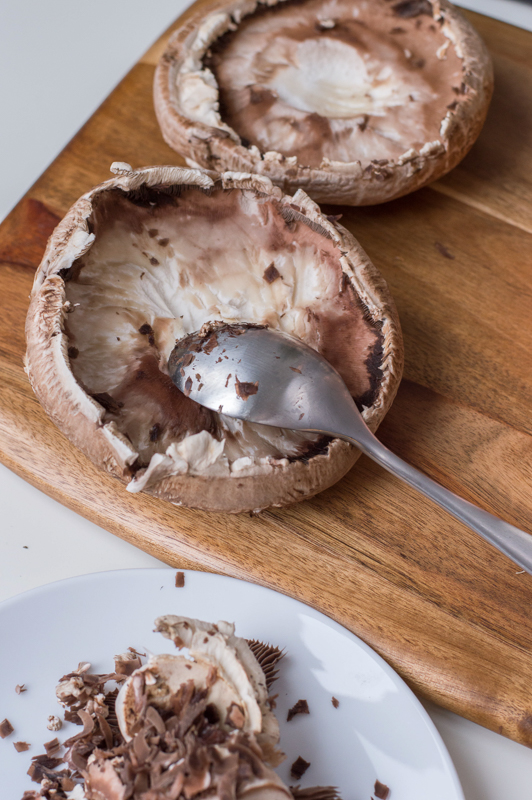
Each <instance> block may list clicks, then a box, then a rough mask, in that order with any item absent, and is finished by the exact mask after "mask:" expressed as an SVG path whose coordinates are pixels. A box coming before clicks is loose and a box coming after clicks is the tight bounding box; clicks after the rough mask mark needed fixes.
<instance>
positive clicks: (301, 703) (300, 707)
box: [286, 700, 310, 722]
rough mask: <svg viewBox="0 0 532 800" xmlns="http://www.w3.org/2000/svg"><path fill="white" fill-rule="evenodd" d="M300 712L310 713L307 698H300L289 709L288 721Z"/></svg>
mask: <svg viewBox="0 0 532 800" xmlns="http://www.w3.org/2000/svg"><path fill="white" fill-rule="evenodd" d="M298 714H310V711H309V707H308V703H307V701H306V700H298V701H297V703H295V704H294V705H293V706H292V708H290V709H289V710H288V715H287V717H286V721H287V722H290V720H291V719H294V717H296V716H297V715H298Z"/></svg>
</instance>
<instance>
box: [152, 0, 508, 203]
mask: <svg viewBox="0 0 532 800" xmlns="http://www.w3.org/2000/svg"><path fill="white" fill-rule="evenodd" d="M208 11H209V13H207V12H206V10H205V7H204V5H201V7H199V8H198V10H197V11H195V12H194V11H192V16H189V17H188V18H187V19H186V21H185V22H184V24H183V26H182V27H181V28H179V29H178V30H177V31H176V32H175V34H174V35H173V36H172V37H171V39H170V41H169V44H168V46H167V48H166V51H165V53H164V55H163V56H162V58H161V60H160V62H159V64H158V66H157V70H156V75H155V83H154V103H155V110H156V114H157V118H158V121H159V125H160V128H161V131H162V134H163V137H164V139H165V141H166V142H167V143H168V144H169V145H170V147H172V148H173V149H174V150H176V151H178V152H179V153H181V154H182V155H184V156H185V158H186V160H187V163H188V164H190V165H191V166H200V167H205V168H208V169H214V170H217V171H222V170H235V171H245V172H255V173H258V174H261V175H265V176H267V177H269V178H270V179H271V180H272V181H273V182H274V183H276V184H277V185H278V186H280V187H281V188H282V189H283V191H285V192H290V193H291V192H294V191H296V190H297V189H299V188H302V189H304V190H305V191H306V192H307V193H308V194H309V195H310V196H311V197H312V198H314V199H315V200H316V201H318V202H320V203H321V202H324V203H333V204H350V205H371V204H374V203H381V202H384V201H387V200H392V199H394V198H396V197H400V196H401V195H404V194H407V193H409V192H412V191H414V190H415V189H418V188H419V187H421V186H423V185H425V184H426V183H428V182H430V181H433V180H435V179H436V178H438V177H440V176H441V175H443V174H445V173H446V172H448V171H449V170H450V169H452V168H453V167H454V166H455V165H456V164H457V163H458V162H459V161H460V160H461V159H462V158H463V157H464V156H465V155H466V153H467V152H468V150H469V149H470V148H471V146H472V145H473V143H474V141H475V140H476V138H477V136H478V135H479V133H480V130H481V128H482V125H483V123H484V119H485V116H486V113H487V109H488V105H489V101H490V99H491V94H492V90H493V70H492V65H491V60H490V57H489V54H488V52H487V49H486V47H485V45H484V43H483V42H482V40H481V38H480V37H479V35H478V34H477V33H476V31H475V30H474V28H473V27H472V26H471V25H470V24H469V22H468V21H467V20H466V19H465V17H464V16H463V15H462V14H461V13H460V12H459V11H458V10H457V9H456V8H454V6H452V5H451V4H450V3H449V2H447V0H430V1H429V0H398V1H397V2H389V0H373V2H371V3H368V2H367V0H355V1H354V2H352V1H351V0H349V2H348V0H333V2H331V1H330V0H284V1H283V2H281V0H268V1H267V2H266V0H232V1H231V2H228V0H218V2H214V3H213V4H212V5H211V6H209V9H208ZM381 68H382V70H381ZM327 70H329V71H330V74H325V73H326V72H327ZM379 70H381V71H379ZM313 71H314V72H315V76H313V75H312V74H311V73H312V72H313ZM353 75H354V76H355V77H354V78H353V77H352V76H353ZM357 80H359V81H360V82H361V88H360V91H359V96H357V97H355V98H354V100H353V98H350V97H349V93H350V91H351V89H352V85H353V83H354V84H355V85H356V81H357ZM368 80H369V83H368V85H367V86H366V85H365V83H364V81H366V83H367V82H368ZM320 82H321V83H320ZM368 90H369V91H368Z"/></svg>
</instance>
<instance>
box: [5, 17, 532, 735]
mask: <svg viewBox="0 0 532 800" xmlns="http://www.w3.org/2000/svg"><path fill="white" fill-rule="evenodd" d="M468 16H470V17H471V19H472V20H473V22H474V24H476V25H477V27H478V28H479V30H480V31H481V33H482V34H483V36H484V37H485V39H486V41H487V43H488V45H489V47H490V48H491V50H492V53H493V55H494V61H495V71H496V88H495V96H494V101H493V106H492V109H491V111H490V114H489V117H488V121H487V123H486V127H485V129H484V131H483V133H482V135H481V137H480V139H479V141H478V143H477V144H476V145H475V147H474V148H473V150H472V151H471V153H470V154H469V155H468V156H467V158H466V159H465V160H464V161H463V162H462V163H461V164H460V165H459V166H458V167H457V168H456V169H455V170H454V171H453V172H452V173H451V174H450V175H448V176H446V177H445V178H443V179H442V180H440V181H438V182H437V183H436V184H433V185H432V186H431V187H429V188H426V189H424V190H422V191H420V192H417V193H416V194H415V195H413V196H411V197H408V198H404V199H402V200H397V201H395V202H393V203H388V204H386V205H384V206H380V207H375V208H365V209H342V211H343V213H344V218H343V222H344V223H345V224H346V225H347V226H348V227H349V228H350V229H351V230H352V231H353V232H354V234H355V236H357V238H358V239H359V240H360V242H361V243H362V245H363V246H364V247H365V248H366V249H367V251H368V252H369V254H370V256H371V257H372V259H373V261H374V263H375V264H376V265H377V267H378V268H379V269H380V270H381V271H382V273H383V274H384V276H385V277H386V279H387V280H388V282H389V284H390V287H391V289H392V292H393V294H394V296H395V299H396V301H397V305H398V308H399V313H400V316H401V320H402V324H403V330H404V335H405V345H406V371H405V380H404V381H403V384H402V386H401V389H400V391H399V394H398V397H397V400H396V402H395V404H394V406H393V407H392V410H391V412H390V413H389V415H388V417H387V418H386V420H385V422H384V424H383V426H382V427H381V431H380V433H381V438H382V439H383V441H384V442H385V443H386V444H388V445H389V446H390V447H391V448H392V449H394V450H395V451H396V452H397V453H398V454H399V455H401V456H403V457H404V458H406V459H408V460H409V461H411V463H413V464H414V465H416V466H418V467H420V468H421V469H424V470H425V471H426V472H427V473H428V474H429V475H431V476H432V477H434V478H436V479H437V480H439V481H441V482H442V483H443V484H444V485H445V486H447V487H448V488H450V489H452V490H455V491H457V492H459V493H461V494H462V495H463V496H464V497H467V498H468V499H470V500H473V501H476V502H478V503H479V504H481V505H482V506H484V507H486V508H488V509H489V510H490V511H492V512H494V513H496V514H499V515H500V516H503V517H504V518H505V519H507V520H508V521H510V522H512V523H514V524H516V525H518V526H520V527H522V528H524V529H526V530H532V522H531V509H532V467H531V465H532V436H531V434H532V430H531V428H532V423H531V420H532V413H531V412H532V388H531V384H530V380H529V374H530V367H531V366H532V358H531V356H530V353H531V351H532V314H531V310H532V302H531V301H532V296H531V294H532V293H531V288H530V287H531V284H530V274H531V272H530V270H531V267H532V263H531V262H532V256H531V253H532V222H531V220H532V214H531V211H532V178H531V177H530V176H532V107H531V105H530V102H529V98H530V95H531V89H532V34H530V33H526V32H524V31H520V30H518V29H516V28H512V27H511V26H509V25H505V24H503V23H500V22H496V21H494V20H489V19H487V18H484V17H481V16H478V15H475V14H468ZM167 36H168V33H167V34H165V36H163V37H161V39H160V40H159V42H158V43H156V44H155V45H154V46H153V47H152V48H151V49H150V50H149V51H148V53H147V54H146V55H145V56H144V57H143V58H142V59H141V60H140V61H139V63H138V64H137V65H136V66H135V67H134V68H133V70H132V71H131V72H130V73H129V75H127V76H126V78H125V79H124V80H123V81H122V82H121V83H120V85H119V86H118V87H117V88H116V89H115V91H114V92H113V93H112V94H111V95H110V97H109V98H108V99H107V100H106V101H105V102H104V103H103V105H102V106H101V107H100V108H99V109H98V111H97V112H96V113H95V115H94V116H93V117H92V118H91V119H90V120H89V122H87V124H86V125H85V126H84V127H83V128H82V130H81V131H80V132H79V133H78V134H77V136H76V137H75V138H74V139H73V140H72V142H70V144H69V145H68V146H67V147H66V148H65V150H64V151H63V152H62V153H61V154H60V155H59V157H58V158H57V159H56V160H55V162H54V163H53V164H52V165H51V166H50V168H49V169H48V170H47V171H46V172H45V173H44V174H43V175H42V176H41V178H40V179H39V180H38V181H37V183H36V184H35V185H34V186H33V187H32V189H31V190H30V191H29V192H28V194H27V196H26V197H25V198H24V199H23V200H22V201H21V203H20V204H19V205H18V206H17V208H16V209H15V210H14V211H13V212H12V214H11V215H10V216H9V217H8V219H7V220H6V221H5V222H4V223H3V225H2V226H1V227H0V281H1V286H2V292H1V295H0V303H1V307H2V313H1V314H0V458H1V459H2V461H3V462H4V463H5V464H7V466H9V467H10V468H11V469H13V470H14V471H15V472H17V473H18V474H19V475H22V476H23V477H24V478H26V479H27V480H28V481H30V482H31V483H32V484H33V485H34V486H36V487H37V488H38V489H41V490H42V491H44V492H46V493H47V494H49V495H51V496H52V497H54V498H56V499H57V500H59V501H60V502H62V503H64V504H66V505H67V506H69V507H70V508H72V509H74V510H75V511H76V512H78V513H79V514H82V515H83V516H86V517H88V518H89V519H91V520H93V521H94V522H96V523H97V524H99V525H102V526H103V527H105V528H107V529H108V530H110V531H112V532H113V533H115V534H116V535H118V536H120V537H122V538H124V539H126V540H127V541H129V542H132V543H133V544H135V545H137V546H138V547H141V548H143V549H144V550H146V551H147V552H149V553H151V554H153V555H155V556H157V557H158V558H161V559H163V560H164V561H166V562H167V563H168V564H171V565H173V566H177V567H192V568H194V567H195V568H198V569H207V570H213V571H218V572H223V573H226V574H229V575H234V576H237V577H242V578H246V579H249V580H252V581H256V582H259V583H262V584H264V585H267V586H271V587H273V588H276V589H278V590H280V591H282V592H285V593H288V594H290V595H292V596H294V597H297V598H299V599H301V600H303V601H305V602H307V603H310V604H311V605H313V606H315V607H316V608H319V609H320V610H321V611H324V612H325V613H326V614H329V615H330V616H331V617H333V618H335V619H336V620H338V621H339V622H341V623H342V624H344V625H346V626H347V627H348V628H349V629H351V630H353V631H354V632H355V633H357V634H358V635H359V636H361V637H362V638H363V639H365V640H366V641H367V642H369V644H371V645H372V646H373V647H374V648H375V649H376V650H377V651H378V652H380V653H381V654H382V655H383V656H384V657H385V658H386V659H387V660H388V661H389V662H390V663H391V664H392V666H394V667H395V668H396V669H397V670H398V671H399V672H400V673H401V675H403V677H404V678H405V679H406V680H407V681H408V682H409V684H410V685H411V686H412V687H413V688H414V689H415V690H416V691H417V692H418V693H420V694H422V695H424V696H426V697H430V698H431V699H432V700H434V701H435V702H437V703H439V704H441V705H443V706H445V707H447V708H450V709H452V710H453V711H456V712H458V713H459V714H462V715H464V716H467V717H469V718H470V719H473V720H475V721H477V722H479V723H481V724H482V725H485V726H487V727H489V728H491V729H493V730H496V731H500V732H501V733H503V734H504V735H506V736H509V737H511V738H513V739H515V740H517V741H520V742H523V743H525V744H527V745H529V746H532V693H531V691H530V686H531V685H532V657H531V656H532V626H531V624H530V622H531V612H530V609H531V608H532V577H531V576H529V575H527V574H522V573H520V571H519V569H518V568H517V567H516V566H515V565H514V564H513V563H511V562H510V561H509V560H508V559H506V558H505V557H504V556H502V555H500V554H499V553H498V552H497V551H495V550H493V549H492V548H491V547H490V546H489V545H487V544H486V543H484V542H483V541H482V540H481V539H479V537H478V536H476V535H475V534H473V533H472V532H471V531H469V530H468V529H467V528H465V527H464V526H462V525H461V524H459V523H458V522H455V521H454V520H452V519H451V518H449V517H448V516H446V515H445V514H444V513H443V512H441V511H439V510H437V509H436V508H435V507H433V506H432V505H431V504H430V503H429V502H428V501H426V500H424V499H423V498H421V497H418V496H417V495H416V494H415V493H414V492H413V490H411V489H409V488H408V487H405V486H403V485H401V484H400V483H399V482H398V481H397V480H396V479H394V478H393V477H392V476H390V475H388V474H387V473H385V472H384V471H383V470H381V469H380V468H379V467H377V466H376V465H375V464H373V463H372V462H370V461H369V460H367V459H365V458H362V459H360V461H359V462H358V463H357V465H356V466H355V468H354V469H353V470H352V471H351V472H350V473H349V475H347V476H346V477H345V478H344V480H342V481H341V482H340V483H338V484H337V485H336V486H334V487H332V488H331V489H329V490H328V491H326V492H323V493H322V494H321V495H319V496H318V497H316V498H314V499H312V500H310V501H308V502H306V503H303V504H300V505H298V506H293V507H291V508H288V509H282V510H273V511H268V512H265V513H263V514H261V515H259V516H258V517H249V516H242V515H241V516H237V517H229V516H223V515H213V514H207V513H203V512H198V511H190V510H188V509H177V508H174V507H173V506H171V505H169V504H166V503H163V502H160V501H157V500H155V499H154V498H151V497H148V496H139V495H130V494H128V493H126V492H125V491H124V489H123V487H122V486H121V485H120V484H119V483H118V482H117V481H114V480H113V479H112V478H110V477H108V476H107V475H105V474H103V473H101V472H98V471H97V470H96V469H95V468H94V467H93V466H92V464H90V463H89V462H88V461H87V460H86V459H85V458H84V457H83V456H82V455H81V453H79V452H78V451H77V450H75V449H74V448H73V447H72V446H71V445H70V443H69V442H68V441H67V440H66V439H65V438H64V437H63V436H62V434H60V433H59V431H57V429H56V428H55V427H54V426H53V425H52V423H51V422H50V421H49V420H48V419H47V417H46V416H45V415H44V413H43V411H42V410H41V408H40V406H39V404H38V403H37V401H36V399H35V398H34V396H33V395H32V393H31V390H30V387H29V385H28V382H27V379H26V377H25V374H24V372H23V366H22V359H23V353H24V319H25V313H26V308H27V298H28V294H29V292H30V289H31V284H32V280H33V270H34V268H35V267H36V266H37V264H38V262H39V260H40V257H41V253H42V251H43V249H44V245H45V242H46V238H47V236H48V234H49V233H50V230H51V229H52V227H53V225H54V224H55V222H56V220H57V219H58V218H59V217H60V216H61V215H62V214H63V213H64V212H65V211H66V210H67V208H68V207H69V205H70V204H71V203H72V202H73V201H74V200H76V199H77V198H78V197H79V195H81V194H82V193H83V192H84V191H86V190H87V189H88V188H89V187H91V186H93V185H94V184H96V183H98V182H99V181H101V180H104V179H106V178H107V177H108V175H109V173H108V169H109V165H110V163H111V162H112V161H115V160H120V161H127V162H129V163H131V164H132V165H134V166H142V165H147V164H156V163H159V164H160V163H168V164H172V163H173V164H175V163H183V162H182V160H181V159H180V157H179V156H177V155H176V154H175V153H174V152H173V151H172V150H170V149H169V148H168V147H167V146H166V145H165V144H164V142H163V140H162V138H161V135H160V133H159V129H158V127H157V124H156V120H155V116H154V113H153V108H152V103H151V84H152V78H153V70H154V65H155V63H156V61H157V58H158V57H159V55H160V53H161V52H162V49H163V48H164V42H165V41H166V39H167ZM334 213H338V209H337V208H336V209H335V210H334Z"/></svg>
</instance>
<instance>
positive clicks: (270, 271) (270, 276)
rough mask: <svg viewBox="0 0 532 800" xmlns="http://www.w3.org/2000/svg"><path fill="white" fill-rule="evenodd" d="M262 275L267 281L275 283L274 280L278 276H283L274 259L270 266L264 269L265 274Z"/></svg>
mask: <svg viewBox="0 0 532 800" xmlns="http://www.w3.org/2000/svg"><path fill="white" fill-rule="evenodd" d="M262 277H263V278H264V280H265V281H266V283H273V282H274V281H276V280H277V278H281V277H282V276H281V273H280V272H279V270H278V269H277V267H276V266H275V264H274V263H273V261H272V263H271V264H270V266H269V267H267V268H266V269H265V270H264V274H263V276H262Z"/></svg>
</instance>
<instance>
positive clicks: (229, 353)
mask: <svg viewBox="0 0 532 800" xmlns="http://www.w3.org/2000/svg"><path fill="white" fill-rule="evenodd" d="M168 371H169V374H170V377H171V378H172V380H173V382H174V383H175V384H176V386H177V387H178V388H179V389H180V390H181V391H182V392H183V393H184V394H185V395H186V396H187V397H190V398H191V399H192V400H195V401H196V402H197V403H199V404H200V405H203V406H206V407H207V408H210V409H212V410H213V411H218V412H220V413H223V414H226V415H228V416H230V417H236V418H237V419H243V420H247V421H248V422H258V423H261V424H263V425H274V426H276V427H279V428H287V429H291V430H305V431H313V432H319V433H326V434H328V435H330V436H333V437H340V438H342V439H346V440H347V441H349V442H351V443H352V444H354V445H355V446H356V447H358V448H359V449H360V450H361V451H362V452H363V453H365V454H366V455H367V456H369V457H370V458H372V459H373V460H374V461H376V462H377V463H378V464H380V465H381V466H383V467H384V468H385V469H387V470H389V471H390V472H392V473H393V474H394V475H396V476H397V477H399V478H401V479H402V480H404V481H405V482H406V483H408V484H409V485H410V486H413V487H414V488H415V489H418V490H419V491H420V492H422V493H423V494H424V495H426V496H427V497H429V498H430V499H431V500H433V501H434V502H435V503H437V504H438V505H439V506H441V507H442V508H444V509H446V510H447V511H448V512H449V513H450V514H452V515H453V516H455V517H456V518H457V519H459V520H460V521H461V522H464V523H465V524H466V525H468V526H469V527H470V528H472V529H473V530H475V531H476V532H477V533H479V534H480V535H481V536H482V537H483V538H485V539H486V540H487V541H489V542H490V543H491V544H493V545H494V546H495V547H497V548H498V549H499V550H500V551H501V552H503V553H505V555H507V556H508V557H509V558H511V559H512V560H513V561H514V562H515V563H516V564H518V565H519V566H520V567H522V568H523V569H525V570H526V571H527V572H529V573H530V574H532V537H531V536H530V535H529V534H527V533H525V532H524V531H521V530H519V528H516V527H514V526H513V525H510V524H509V523H507V522H503V521H502V520H500V519H498V518H497V517H495V516H493V515H492V514H489V513H488V512H487V511H484V510H482V509H480V508H478V507H477V506H475V505H473V504H472V503H469V502H468V501H467V500H464V499H462V498H461V497H458V495H455V494H454V493H453V492H450V491H449V490H448V489H445V488H444V487H443V486H440V484H438V483H436V482H435V481H433V480H432V479H431V478H429V477H428V476H427V475H425V474H424V473H422V472H420V471H419V470H417V469H415V468H414V467H412V466H410V465H409V464H407V463H406V462H405V461H403V460H402V459H401V458H399V457H398V456H396V455H395V454H394V453H392V452H391V451H390V450H388V448H387V447H385V446H384V445H383V444H382V443H381V442H380V441H379V440H378V439H377V438H376V437H375V436H374V435H373V433H372V432H371V431H370V430H369V428H368V427H367V425H366V423H365V422H364V419H363V413H361V412H360V411H359V410H358V408H357V406H356V405H355V402H354V400H353V398H352V397H351V395H350V394H349V391H348V389H347V387H346V385H345V383H344V381H343V380H342V378H341V376H340V375H339V373H338V372H337V371H336V370H335V369H334V368H333V367H332V366H331V365H330V364H329V363H328V361H326V360H325V359H324V358H323V357H322V356H321V355H320V354H319V353H318V352H317V351H316V350H313V349H312V348H311V347H309V346H308V345H306V344H305V343H304V342H302V341H301V340H299V339H295V338H294V337H292V336H289V335H288V334H286V333H283V332H281V331H276V330H272V329H270V328H266V327H264V326H260V325H248V324H240V325H223V324H221V323H213V324H209V325H207V326H204V328H202V330H201V331H200V332H199V333H195V334H191V335H190V336H187V337H186V338H185V339H182V340H181V341H180V342H178V343H177V345H176V347H175V348H174V350H173V351H172V353H171V355H170V358H169V360H168Z"/></svg>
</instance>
